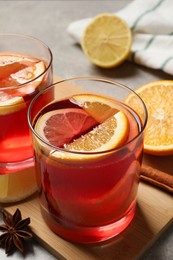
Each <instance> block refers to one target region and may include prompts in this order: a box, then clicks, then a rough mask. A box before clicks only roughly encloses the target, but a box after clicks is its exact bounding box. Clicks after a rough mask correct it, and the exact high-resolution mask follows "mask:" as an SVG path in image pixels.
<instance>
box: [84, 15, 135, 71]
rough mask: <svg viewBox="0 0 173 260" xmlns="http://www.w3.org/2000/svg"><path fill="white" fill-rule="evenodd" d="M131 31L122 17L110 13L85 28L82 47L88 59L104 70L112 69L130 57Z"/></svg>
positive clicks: (96, 18) (93, 20) (98, 17)
mask: <svg viewBox="0 0 173 260" xmlns="http://www.w3.org/2000/svg"><path fill="white" fill-rule="evenodd" d="M131 43H132V36H131V30H130V28H129V26H128V24H127V23H126V22H125V21H124V20H122V19H121V18H120V17H118V16H115V15H113V14H109V13H103V14H99V15H97V16H96V17H95V18H93V19H92V21H91V22H90V23H89V24H88V26H87V27H86V28H85V30H84V33H83V36H82V40H81V46H82V49H83V51H84V53H85V54H86V56H87V57H88V59H89V60H90V61H91V62H92V63H94V64H95V65H97V66H100V67H102V68H112V67H115V66H117V65H119V64H120V63H122V62H123V61H124V60H125V59H126V58H127V57H128V55H129V53H130V49H131Z"/></svg>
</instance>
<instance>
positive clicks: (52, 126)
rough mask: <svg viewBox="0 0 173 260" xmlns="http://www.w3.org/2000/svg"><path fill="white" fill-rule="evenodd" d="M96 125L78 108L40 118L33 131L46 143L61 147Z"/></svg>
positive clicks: (52, 112) (61, 110)
mask: <svg viewBox="0 0 173 260" xmlns="http://www.w3.org/2000/svg"><path fill="white" fill-rule="evenodd" d="M97 124H98V122H97V121H96V120H94V119H93V118H92V117H91V116H90V115H88V113H87V112H86V111H84V110H82V109H80V108H64V109H58V110H53V111H50V112H47V113H46V114H44V115H43V116H41V117H40V118H39V119H38V120H37V122H36V125H35V130H36V132H37V133H38V134H39V135H40V136H41V137H42V138H43V139H44V140H46V141H47V142H49V143H51V144H53V145H55V146H57V147H63V146H64V145H65V144H67V143H69V142H71V141H72V140H73V139H74V138H76V137H77V136H79V135H81V134H83V133H85V132H86V131H88V130H89V129H91V128H93V127H94V126H95V125H97Z"/></svg>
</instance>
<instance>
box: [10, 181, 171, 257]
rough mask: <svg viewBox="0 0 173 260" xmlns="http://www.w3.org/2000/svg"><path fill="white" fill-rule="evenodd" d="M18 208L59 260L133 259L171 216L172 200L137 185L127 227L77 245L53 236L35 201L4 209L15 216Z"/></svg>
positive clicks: (141, 184)
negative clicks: (113, 235)
mask: <svg viewBox="0 0 173 260" xmlns="http://www.w3.org/2000/svg"><path fill="white" fill-rule="evenodd" d="M17 207H18V208H19V209H20V210H21V212H22V216H23V217H28V216H30V218H31V227H32V230H33V232H34V234H35V235H36V237H37V238H38V239H39V241H40V242H41V244H42V245H43V246H45V248H46V249H47V250H49V251H50V252H51V253H52V254H53V255H55V256H56V257H57V258H58V257H59V258H60V259H61V258H62V259H69V260H78V259H82V260H87V259H88V260H89V259H90V260H92V259H106V260H112V259H121V260H127V259H128V260H130V259H134V257H136V256H137V255H138V254H139V253H140V252H141V251H142V250H143V249H144V247H145V246H146V245H147V243H148V242H149V241H151V240H152V238H154V237H155V236H156V235H157V234H158V232H159V231H160V230H161V229H162V228H163V227H164V226H165V225H166V224H167V222H168V221H169V220H170V219H171V218H172V216H173V197H172V195H170V194H168V193H166V192H164V191H161V190H159V189H157V188H155V187H152V186H150V185H148V184H144V183H140V185H139V192H138V199H137V212H136V215H135V217H134V220H133V221H132V223H131V224H130V226H129V227H128V228H127V229H126V230H125V231H124V232H123V233H122V234H121V235H119V236H117V237H116V238H114V239H112V240H110V241H109V242H105V243H101V244H97V245H78V244H73V243H70V242H68V241H65V240H63V239H61V238H60V237H58V236H57V235H55V234H54V233H53V232H52V231H51V230H50V229H49V228H48V227H47V226H46V224H45V223H44V221H43V219H42V216H41V214H40V209H39V200H38V198H37V197H36V198H32V199H30V200H27V201H25V202H23V203H20V204H17V205H13V206H9V207H7V209H8V211H9V212H11V213H14V211H15V210H16V208H17Z"/></svg>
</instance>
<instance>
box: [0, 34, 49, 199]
mask: <svg viewBox="0 0 173 260" xmlns="http://www.w3.org/2000/svg"><path fill="white" fill-rule="evenodd" d="M10 42H11V47H10V46H8V45H9V43H10ZM0 43H1V44H2V46H3V45H4V46H3V47H2V52H1V53H0V126H1V127H0V147H1V149H0V175H1V176H0V184H1V185H2V186H3V187H5V188H4V189H1V191H0V201H1V202H9V201H11V200H13V199H14V200H15V198H11V197H9V196H10V195H9V192H8V189H9V187H8V183H10V182H11V181H9V176H7V175H9V174H14V173H18V172H20V171H23V170H25V169H28V168H30V167H33V166H34V159H33V157H34V152H33V147H32V142H31V135H30V132H29V127H28V122H27V110H28V106H29V104H30V102H31V100H32V98H33V97H34V96H35V95H36V94H37V93H38V92H39V91H40V90H42V89H44V88H46V87H47V86H48V85H49V84H51V83H52V69H51V63H52V56H51V52H50V50H49V49H48V48H47V47H46V46H45V45H44V44H43V43H41V42H39V41H38V40H36V39H33V38H31V37H27V36H20V35H9V34H5V35H0ZM22 44H23V46H22ZM29 46H30V47H29ZM39 46H40V50H39ZM10 48H11V49H10ZM15 48H16V50H15V51H14V49H15ZM25 48H26V49H25ZM10 50H12V51H10ZM40 52H41V53H40ZM44 52H45V54H44ZM25 53H26V54H25ZM4 175H6V177H5V176H4ZM7 179H8V180H7ZM16 179H19V177H17V178H16ZM14 181H15V179H14ZM22 184H23V185H24V183H21V184H19V185H20V186H22ZM10 189H12V188H10ZM23 189H25V187H24V188H23ZM21 198H22V194H21Z"/></svg>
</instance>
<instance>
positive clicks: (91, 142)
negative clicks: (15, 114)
mask: <svg viewBox="0 0 173 260" xmlns="http://www.w3.org/2000/svg"><path fill="white" fill-rule="evenodd" d="M65 110H66V111H65ZM84 115H85V117H84ZM81 117H83V119H82V120H81ZM84 118H85V120H84ZM74 122H75V124H74ZM86 122H87V123H86ZM86 126H87V127H86ZM84 129H85V131H84ZM87 129H88V130H87ZM35 130H36V132H37V133H38V134H39V135H40V136H41V137H42V138H43V139H45V140H46V141H47V142H49V143H51V144H54V145H56V146H61V147H63V148H64V149H66V150H69V151H73V152H79V154H77V153H65V152H64V153H63V152H58V151H57V152H54V153H53V154H52V155H54V156H56V157H58V158H61V157H62V153H63V157H66V156H67V157H68V158H66V159H74V160H78V159H79V160H80V159H87V157H88V158H91V157H90V155H88V156H87V155H86V154H85V155H82V154H81V155H80V153H82V152H83V153H93V152H102V151H107V150H110V149H113V148H116V147H118V146H120V145H122V144H123V143H125V142H126V139H127V136H128V130H129V123H128V119H127V117H126V115H125V114H124V113H123V112H121V111H119V112H117V113H115V114H114V115H113V116H111V117H110V118H108V119H107V120H106V121H105V122H103V123H102V124H99V125H98V122H97V121H96V120H95V119H93V118H92V117H91V116H90V115H89V114H88V113H87V112H86V111H84V110H82V109H80V108H68V109H59V110H55V111H51V112H47V113H46V114H44V115H43V116H41V117H40V118H39V119H38V121H37V123H36V126H35ZM82 132H83V133H84V134H83V133H82ZM85 132H86V133H85ZM93 156H95V155H93Z"/></svg>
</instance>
